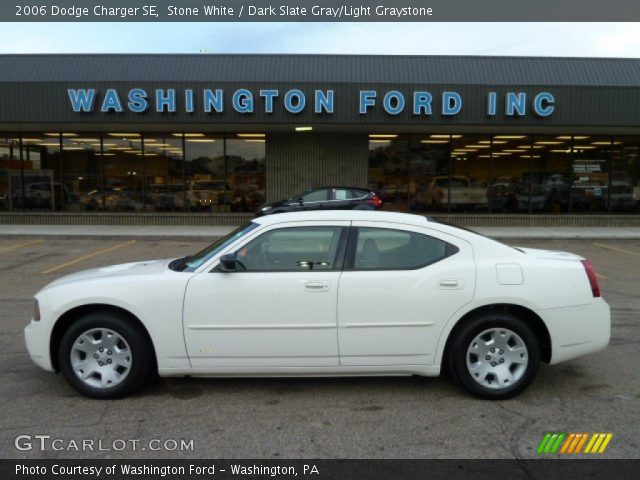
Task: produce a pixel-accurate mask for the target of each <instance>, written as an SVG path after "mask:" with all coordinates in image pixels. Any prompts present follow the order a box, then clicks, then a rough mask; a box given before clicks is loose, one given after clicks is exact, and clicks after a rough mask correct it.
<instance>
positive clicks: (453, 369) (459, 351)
mask: <svg viewBox="0 0 640 480" xmlns="http://www.w3.org/2000/svg"><path fill="white" fill-rule="evenodd" d="M493 328H496V329H501V328H503V329H508V330H510V331H511V332H513V333H515V334H516V335H518V336H519V337H520V339H521V340H522V341H523V342H524V345H525V346H526V349H527V356H528V363H527V364H526V368H525V369H524V372H523V373H522V374H521V376H520V377H519V378H518V379H517V381H515V382H514V383H511V384H510V385H509V386H504V387H499V388H490V387H488V386H484V385H482V384H480V383H479V382H478V381H476V380H475V379H474V378H473V376H472V374H471V372H470V371H469V368H468V367H467V350H468V349H469V347H470V345H471V342H472V341H473V340H474V339H475V338H476V337H477V336H478V335H480V334H481V333H483V332H485V331H486V330H490V329H493ZM539 366H540V342H539V341H538V338H537V337H536V335H535V334H534V333H533V331H532V330H531V328H529V326H528V325H527V324H526V323H525V322H524V321H523V320H521V319H520V318H518V317H517V316H515V315H512V314H510V313H506V312H490V313H484V314H481V315H478V316H476V317H474V318H472V319H471V320H469V321H468V322H466V323H465V324H464V325H463V326H462V327H461V328H460V329H458V330H457V331H456V332H454V336H453V337H452V338H451V342H450V344H449V347H448V358H447V365H446V367H447V368H448V371H449V372H450V373H451V374H452V376H453V377H454V378H455V379H456V381H457V382H458V383H459V384H460V385H461V386H462V387H463V388H464V389H465V390H467V391H468V392H469V393H471V394H472V395H475V396H476V397H479V398H484V399H488V400H504V399H507V398H512V397H514V396H516V395H518V394H519V393H521V392H522V391H524V390H525V389H526V388H527V387H528V386H529V384H530V383H531V382H532V381H533V379H534V378H535V376H536V374H537V373H538V368H539Z"/></svg>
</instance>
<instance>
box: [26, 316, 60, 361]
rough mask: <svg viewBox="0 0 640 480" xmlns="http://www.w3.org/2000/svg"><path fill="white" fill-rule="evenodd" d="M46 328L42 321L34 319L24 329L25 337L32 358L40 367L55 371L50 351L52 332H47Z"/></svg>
mask: <svg viewBox="0 0 640 480" xmlns="http://www.w3.org/2000/svg"><path fill="white" fill-rule="evenodd" d="M44 330H45V326H44V324H43V323H42V322H34V321H33V320H32V321H31V322H30V323H29V325H27V326H26V328H25V329H24V339H25V342H26V344H27V350H28V351H29V356H30V357H31V360H33V361H34V362H35V363H36V365H38V366H39V367H41V368H44V369H45V370H47V371H49V372H53V365H52V364H51V355H50V352H49V337H50V333H51V332H45V331H44Z"/></svg>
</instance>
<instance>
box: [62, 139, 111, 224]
mask: <svg viewBox="0 0 640 480" xmlns="http://www.w3.org/2000/svg"><path fill="white" fill-rule="evenodd" d="M62 184H63V188H64V191H65V193H66V201H65V205H64V206H65V210H67V211H70V212H86V211H89V212H93V211H100V210H102V156H101V150H100V134H85V133H82V134H78V133H63V134H62Z"/></svg>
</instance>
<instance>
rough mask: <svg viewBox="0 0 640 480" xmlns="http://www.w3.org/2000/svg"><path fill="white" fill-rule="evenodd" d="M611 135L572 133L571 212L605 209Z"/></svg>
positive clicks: (607, 192) (607, 193) (607, 203)
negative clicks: (574, 134)
mask: <svg viewBox="0 0 640 480" xmlns="http://www.w3.org/2000/svg"><path fill="white" fill-rule="evenodd" d="M612 140H613V139H612V138H611V137H597V136H593V137H591V136H587V135H576V136H574V137H573V148H572V153H573V163H572V166H571V174H572V178H571V180H572V182H571V212H572V213H605V212H607V211H608V210H609V182H610V171H611V147H612V145H611V142H612Z"/></svg>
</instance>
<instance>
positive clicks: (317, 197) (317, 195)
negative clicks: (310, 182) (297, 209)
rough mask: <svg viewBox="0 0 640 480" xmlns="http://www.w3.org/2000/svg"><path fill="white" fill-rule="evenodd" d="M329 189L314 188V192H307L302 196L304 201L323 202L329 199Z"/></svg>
mask: <svg viewBox="0 0 640 480" xmlns="http://www.w3.org/2000/svg"><path fill="white" fill-rule="evenodd" d="M327 193H328V191H327V190H326V189H320V190H314V191H312V192H309V193H306V194H305V195H303V197H302V201H303V202H305V203H306V202H321V201H323V200H326V199H327Z"/></svg>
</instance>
